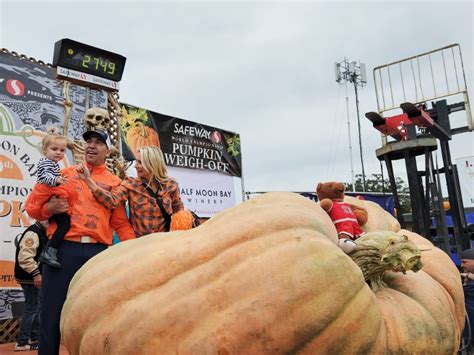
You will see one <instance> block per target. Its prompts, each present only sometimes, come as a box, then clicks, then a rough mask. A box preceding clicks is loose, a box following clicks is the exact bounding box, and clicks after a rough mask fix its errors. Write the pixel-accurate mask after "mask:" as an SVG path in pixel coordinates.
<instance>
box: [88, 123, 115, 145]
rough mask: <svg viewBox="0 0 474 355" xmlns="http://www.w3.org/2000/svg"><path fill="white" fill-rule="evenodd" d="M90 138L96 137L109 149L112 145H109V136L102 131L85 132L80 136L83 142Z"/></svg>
mask: <svg viewBox="0 0 474 355" xmlns="http://www.w3.org/2000/svg"><path fill="white" fill-rule="evenodd" d="M91 136H96V137H98V138H99V139H100V140H101V141H102V142H104V143H105V145H106V146H107V147H108V148H110V147H111V146H112V145H111V144H110V139H109V135H108V134H107V132H106V131H104V130H102V129H97V128H96V129H94V130H91V131H86V132H84V134H83V135H82V138H84V140H85V141H87V140H88V139H89V138H90V137H91Z"/></svg>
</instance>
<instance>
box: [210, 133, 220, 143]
mask: <svg viewBox="0 0 474 355" xmlns="http://www.w3.org/2000/svg"><path fill="white" fill-rule="evenodd" d="M211 141H212V143H216V144H217V143H220V142H221V141H222V135H221V132H219V131H213V132H212V133H211Z"/></svg>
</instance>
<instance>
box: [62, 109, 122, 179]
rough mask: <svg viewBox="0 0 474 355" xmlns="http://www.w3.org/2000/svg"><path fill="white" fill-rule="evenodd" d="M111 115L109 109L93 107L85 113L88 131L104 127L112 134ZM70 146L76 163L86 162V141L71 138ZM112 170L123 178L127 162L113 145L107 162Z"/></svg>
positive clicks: (103, 128)
mask: <svg viewBox="0 0 474 355" xmlns="http://www.w3.org/2000/svg"><path fill="white" fill-rule="evenodd" d="M110 121H111V120H110V117H109V113H108V112H107V110H105V109H103V108H100V107H91V108H90V109H88V110H87V111H86V113H85V114H84V124H85V126H86V129H87V130H88V131H90V130H95V129H102V130H104V131H106V132H108V133H109V134H110V131H109V128H110ZM68 148H69V149H71V150H72V154H73V159H74V163H75V164H78V163H81V162H84V160H85V158H84V154H85V153H84V150H85V143H84V142H83V141H82V140H70V141H69V143H68ZM105 164H106V166H107V168H108V169H109V171H110V172H112V173H114V174H115V175H117V176H119V177H120V178H123V177H124V176H125V162H124V160H123V158H122V157H121V156H120V152H119V150H118V149H117V148H116V147H114V146H111V147H110V154H109V157H108V158H107V160H106V162H105Z"/></svg>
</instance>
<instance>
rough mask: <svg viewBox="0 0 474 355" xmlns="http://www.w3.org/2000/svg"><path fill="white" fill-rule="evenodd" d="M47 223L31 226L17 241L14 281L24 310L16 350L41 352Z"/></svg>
mask: <svg viewBox="0 0 474 355" xmlns="http://www.w3.org/2000/svg"><path fill="white" fill-rule="evenodd" d="M46 226H47V222H36V223H35V224H33V225H31V226H30V227H28V228H27V229H26V230H25V231H24V232H23V234H22V236H21V237H20V239H19V240H18V245H17V249H16V255H15V279H16V281H17V282H18V283H19V284H20V286H21V288H22V289H23V294H24V296H25V310H24V312H23V316H22V317H21V322H20V331H19V333H18V336H17V338H16V345H15V349H14V350H15V351H27V350H37V349H38V331H39V315H40V307H41V301H40V297H39V290H40V287H41V281H42V280H41V271H40V264H39V260H38V259H39V255H40V254H41V252H42V250H43V248H44V245H45V244H46V241H47V237H46V229H45V227H46Z"/></svg>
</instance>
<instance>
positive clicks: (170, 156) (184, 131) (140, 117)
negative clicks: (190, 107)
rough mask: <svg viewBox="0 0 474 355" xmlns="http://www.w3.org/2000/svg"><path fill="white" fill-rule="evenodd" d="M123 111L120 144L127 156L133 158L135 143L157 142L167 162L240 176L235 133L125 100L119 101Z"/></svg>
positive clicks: (237, 139)
mask: <svg viewBox="0 0 474 355" xmlns="http://www.w3.org/2000/svg"><path fill="white" fill-rule="evenodd" d="M122 114H123V117H124V119H123V120H122V121H123V122H122V135H123V138H124V139H123V140H122V142H123V145H122V148H123V154H124V156H125V157H126V158H127V159H129V160H133V159H134V158H133V154H132V152H133V150H134V149H135V148H136V147H137V145H138V144H140V145H141V146H143V145H159V146H160V147H161V150H162V151H163V154H164V155H165V159H166V164H167V165H168V166H175V167H180V168H187V169H197V170H208V171H213V172H217V173H221V174H227V175H231V176H237V177H241V176H242V161H241V152H240V136H239V135H238V134H237V133H233V132H229V131H225V130H222V129H219V128H216V127H211V126H206V125H203V124H200V123H196V122H191V121H187V120H184V119H181V118H176V117H172V116H167V115H163V114H161V113H156V112H153V111H149V110H145V109H142V108H137V107H134V106H131V105H127V104H122ZM151 129H153V130H154V132H152V131H151Z"/></svg>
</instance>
